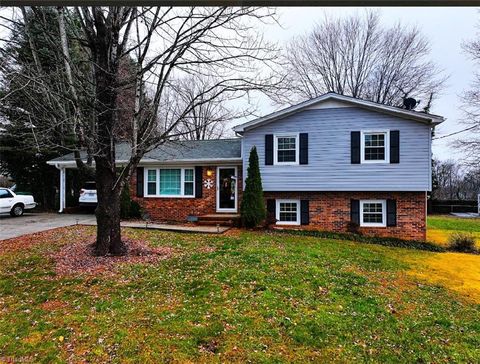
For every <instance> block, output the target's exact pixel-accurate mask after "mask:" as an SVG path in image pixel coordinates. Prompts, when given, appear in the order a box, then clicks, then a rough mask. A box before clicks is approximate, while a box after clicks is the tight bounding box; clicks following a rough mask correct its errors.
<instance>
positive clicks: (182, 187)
mask: <svg viewBox="0 0 480 364" xmlns="http://www.w3.org/2000/svg"><path fill="white" fill-rule="evenodd" d="M162 169H179V170H180V195H161V194H160V173H161V172H160V171H161V170H162ZM186 169H193V195H185V170H186ZM148 171H156V173H157V181H156V186H157V187H156V189H155V195H149V194H148ZM143 180H144V187H143V188H144V191H145V193H144V194H143V196H144V197H147V198H148V197H156V198H195V167H175V166H172V167H156V168H149V167H145V170H144V177H143Z"/></svg>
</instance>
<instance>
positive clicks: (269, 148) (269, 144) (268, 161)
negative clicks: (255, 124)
mask: <svg viewBox="0 0 480 364" xmlns="http://www.w3.org/2000/svg"><path fill="white" fill-rule="evenodd" d="M265 165H267V166H269V165H270V166H271V165H273V134H266V135H265Z"/></svg>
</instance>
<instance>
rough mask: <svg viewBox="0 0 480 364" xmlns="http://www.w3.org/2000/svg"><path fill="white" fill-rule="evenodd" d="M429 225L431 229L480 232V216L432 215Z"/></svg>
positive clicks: (429, 217) (428, 220)
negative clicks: (467, 217) (468, 217)
mask: <svg viewBox="0 0 480 364" xmlns="http://www.w3.org/2000/svg"><path fill="white" fill-rule="evenodd" d="M427 225H428V228H429V229H438V230H455V231H470V232H480V218H478V219H477V218H473V219H464V218H458V217H454V216H445V215H430V216H428V219H427Z"/></svg>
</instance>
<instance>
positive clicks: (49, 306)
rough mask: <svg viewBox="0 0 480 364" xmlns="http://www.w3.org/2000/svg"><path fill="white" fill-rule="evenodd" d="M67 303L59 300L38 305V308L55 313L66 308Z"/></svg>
mask: <svg viewBox="0 0 480 364" xmlns="http://www.w3.org/2000/svg"><path fill="white" fill-rule="evenodd" d="M67 306H68V303H67V302H64V301H59V300H48V301H45V302H44V303H42V304H41V305H40V308H41V309H42V310H45V311H55V310H59V309H61V308H64V307H67Z"/></svg>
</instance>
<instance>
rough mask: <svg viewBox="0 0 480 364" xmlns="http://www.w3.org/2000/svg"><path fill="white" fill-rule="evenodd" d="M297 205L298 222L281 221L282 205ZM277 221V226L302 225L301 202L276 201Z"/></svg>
mask: <svg viewBox="0 0 480 364" xmlns="http://www.w3.org/2000/svg"><path fill="white" fill-rule="evenodd" d="M281 203H296V204H297V220H296V221H280V204H281ZM275 219H276V220H277V222H276V225H300V200H275Z"/></svg>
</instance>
